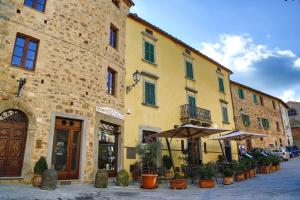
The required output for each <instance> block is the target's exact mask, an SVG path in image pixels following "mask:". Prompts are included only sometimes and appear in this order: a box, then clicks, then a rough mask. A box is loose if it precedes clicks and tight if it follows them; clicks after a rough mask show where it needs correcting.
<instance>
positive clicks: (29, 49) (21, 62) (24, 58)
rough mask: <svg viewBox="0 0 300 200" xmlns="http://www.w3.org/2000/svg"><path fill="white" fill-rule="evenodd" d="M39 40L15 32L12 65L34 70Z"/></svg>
mask: <svg viewBox="0 0 300 200" xmlns="http://www.w3.org/2000/svg"><path fill="white" fill-rule="evenodd" d="M38 44H39V41H38V40H37V39H34V38H32V37H29V36H25V35H22V34H19V33H18V34H17V38H16V42H15V47H14V52H13V57H12V65H15V66H18V67H20V68H23V69H26V70H32V71H33V70H34V67H35V64H36V57H37V52H38Z"/></svg>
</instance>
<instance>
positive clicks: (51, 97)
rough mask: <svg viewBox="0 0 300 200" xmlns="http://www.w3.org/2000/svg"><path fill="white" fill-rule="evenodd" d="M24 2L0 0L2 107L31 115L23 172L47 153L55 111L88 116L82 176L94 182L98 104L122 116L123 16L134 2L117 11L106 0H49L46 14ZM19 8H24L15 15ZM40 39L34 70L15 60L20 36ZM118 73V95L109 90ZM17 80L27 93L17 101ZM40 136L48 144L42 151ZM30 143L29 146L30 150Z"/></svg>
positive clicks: (123, 87) (28, 174)
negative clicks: (112, 41) (111, 75)
mask: <svg viewBox="0 0 300 200" xmlns="http://www.w3.org/2000/svg"><path fill="white" fill-rule="evenodd" d="M23 2H24V0H0V27H1V28H0V112H2V111H3V110H5V109H7V108H18V109H20V110H23V111H24V112H25V113H26V114H27V115H28V116H29V119H30V121H29V131H28V135H29V136H30V138H31V140H32V141H27V146H26V153H27V154H30V156H29V157H31V159H30V160H27V161H25V162H24V165H25V166H23V172H22V175H23V176H24V177H25V179H26V178H29V177H30V175H31V173H32V168H33V165H34V163H35V162H36V161H37V159H38V158H39V157H40V156H42V155H43V156H47V155H48V154H51V153H52V152H48V144H49V143H52V142H53V141H49V140H48V135H49V131H50V123H51V113H52V112H61V113H67V114H72V115H76V116H87V117H88V132H87V133H86V134H87V140H86V144H85V145H86V146H87V147H86V152H85V157H86V168H85V169H83V170H84V172H85V173H84V180H85V181H90V180H92V179H93V173H94V170H95V169H94V168H93V166H94V163H93V153H94V152H93V151H94V148H93V145H94V144H93V143H94V135H95V130H94V127H95V107H96V105H99V106H108V107H111V108H113V109H116V110H118V111H120V112H121V113H124V89H125V86H124V76H125V69H124V57H125V52H124V50H125V25H126V23H125V20H126V16H127V14H128V9H129V7H128V5H127V4H125V3H124V2H123V1H120V8H117V7H116V6H115V5H114V4H113V3H112V2H111V1H108V0H97V1H96V0H84V1H81V0H68V1H65V0H55V1H50V0H48V1H47V5H46V9H45V12H44V13H42V12H39V11H36V10H34V9H32V8H29V7H26V6H24V5H23ZM17 10H19V11H20V13H17ZM111 23H112V24H113V25H114V26H116V27H117V28H118V29H119V37H118V38H119V41H118V49H117V50H116V49H114V48H112V47H110V46H109V30H110V25H111ZM18 32H19V33H23V34H26V35H29V36H31V37H34V38H36V39H39V40H40V42H39V50H38V57H37V62H36V67H35V70H34V71H26V70H23V69H19V68H17V67H14V66H12V65H11V59H12V53H13V48H14V42H15V38H16V34H17V33H18ZM108 67H111V68H113V69H114V70H115V71H117V84H116V86H117V94H116V96H111V95H108V94H107V93H106V76H107V68H108ZM19 78H26V79H27V83H26V85H25V89H24V95H23V97H20V98H17V97H16V94H15V93H16V92H17V88H18V82H17V80H19ZM36 140H41V141H42V146H41V148H36V145H35V144H36V143H35V141H36ZM28 145H29V147H28Z"/></svg>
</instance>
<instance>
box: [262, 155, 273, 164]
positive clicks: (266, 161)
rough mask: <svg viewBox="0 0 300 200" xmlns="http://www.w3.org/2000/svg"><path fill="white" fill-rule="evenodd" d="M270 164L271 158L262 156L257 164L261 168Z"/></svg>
mask: <svg viewBox="0 0 300 200" xmlns="http://www.w3.org/2000/svg"><path fill="white" fill-rule="evenodd" d="M271 163H272V158H271V157H270V156H263V157H261V158H260V159H259V164H260V165H262V166H269V165H271Z"/></svg>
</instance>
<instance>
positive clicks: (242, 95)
mask: <svg viewBox="0 0 300 200" xmlns="http://www.w3.org/2000/svg"><path fill="white" fill-rule="evenodd" d="M238 94H239V97H240V99H245V93H244V90H243V89H241V88H238Z"/></svg>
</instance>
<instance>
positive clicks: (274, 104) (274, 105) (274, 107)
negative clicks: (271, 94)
mask: <svg viewBox="0 0 300 200" xmlns="http://www.w3.org/2000/svg"><path fill="white" fill-rule="evenodd" d="M272 105H273V109H274V110H276V103H275V101H272Z"/></svg>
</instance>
